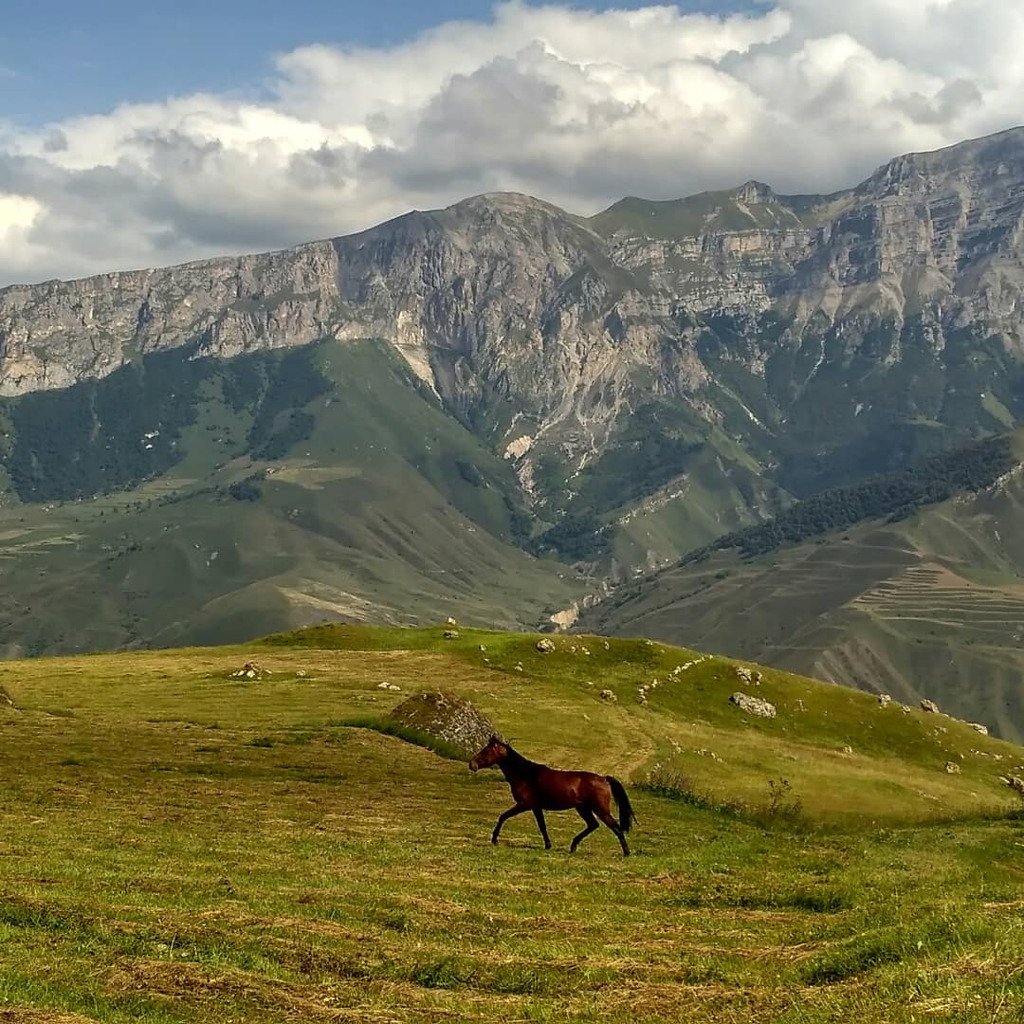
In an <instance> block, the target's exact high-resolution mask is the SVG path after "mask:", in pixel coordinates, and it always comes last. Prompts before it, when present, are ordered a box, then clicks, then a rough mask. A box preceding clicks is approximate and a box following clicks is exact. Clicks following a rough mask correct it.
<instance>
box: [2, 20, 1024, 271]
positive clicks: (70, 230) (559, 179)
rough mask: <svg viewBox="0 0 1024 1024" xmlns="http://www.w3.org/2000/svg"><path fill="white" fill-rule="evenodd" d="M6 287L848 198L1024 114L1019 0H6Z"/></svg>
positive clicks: (1023, 45)
mask: <svg viewBox="0 0 1024 1024" xmlns="http://www.w3.org/2000/svg"><path fill="white" fill-rule="evenodd" d="M0 9H2V12H3V15H4V32H3V34H2V35H0V286H2V285H4V284H8V283H12V282H29V281H37V280H43V279H47V278H51V277H73V276H83V275H87V274H93V273H101V272H106V271H113V270H119V269H129V268H135V267H144V266H155V265H163V264H168V263H176V262H180V261H183V260H187V259H198V258H203V257H207V256H214V255H221V254H230V253H237V252H249V251H258V250H265V249H272V248H279V247H283V246H287V245H292V244H295V243H298V242H301V241H306V240H309V239H313V238H323V237H330V236H333V235H337V234H343V233H347V232H351V231H357V230H360V229H362V228H365V227H368V226H370V225H371V224H374V223H377V222H379V221H381V220H385V219H387V218H389V217H393V216H397V215H399V214H401V213H403V212H405V211H407V210H409V209H413V208H418V209H426V208H433V207H438V206H444V205H447V204H449V203H451V202H455V201H457V200H458V199H460V198H463V197H465V196H468V195H473V194H477V193H479V192H485V191H495V190H514V191H522V192H527V193H530V194H532V195H537V196H540V197H542V198H544V199H547V200H549V201H552V202H555V203H557V204H559V205H561V206H563V207H565V208H567V209H570V210H572V211H573V212H578V213H593V212H596V211H597V210H599V209H602V208H603V207H605V206H607V205H608V204H610V203H611V202H613V201H615V200H616V199H618V198H620V197H621V196H623V195H642V196H647V197H650V198H660V199H664V198H674V197H678V196H682V195H687V194H691V193H693V192H697V191H701V190H703V189H708V188H727V187H730V186H733V185H736V184H739V183H741V182H743V181H746V180H748V179H750V178H756V179H758V180H763V181H767V182H769V183H770V184H772V185H773V186H774V187H775V188H776V189H777V190H779V191H782V192H829V191H834V190H836V189H838V188H842V187H847V186H849V185H852V184H855V183H856V182H857V181H859V180H861V179H862V178H863V177H865V176H866V175H867V174H869V173H870V172H871V171H872V170H873V169H874V168H875V167H877V166H878V165H879V164H881V163H883V162H884V161H885V160H887V159H889V158H891V157H893V156H895V155H897V154H899V153H903V152H908V151H912V150H921V149H934V148H937V147H940V146H943V145H948V144H951V143H953V142H956V141H959V140H961V139H964V138H970V137H975V136H979V135H984V134H988V133H990V132H993V131H998V130H1001V129H1003V128H1007V127H1011V126H1013V125H1017V124H1020V123H1022V122H1024V100H1022V99H1021V97H1024V3H1022V2H1020V0H1014V2H1008V0H857V2H851V0H775V2H772V0H765V2H760V0H734V2H733V0H716V2H711V0H703V2H702V0H687V2H686V3H680V4H666V5H660V6H653V5H649V4H645V3H644V2H642V0H641V2H622V3H606V2H590V3H572V4H559V3H554V4H539V3H528V2H526V0H507V2H500V3H498V4H496V5H494V4H491V3H485V2H481V0H435V2H432V3H423V2H422V0H420V2H416V0H376V2H373V3H353V2H341V0H334V2H329V0H302V2H293V3H292V4H291V5H287V4H284V3H282V2H281V0H275V2H270V0H246V2H245V3H242V2H240V0H205V2H203V3H200V2H197V0H178V2H177V3H175V4H173V5H171V4H140V3H138V0H134V2H132V3H128V2H125V0H92V2H89V3H83V2H82V0H49V2H45V3H44V2H41V0H35V2H34V3H29V2H26V0H0Z"/></svg>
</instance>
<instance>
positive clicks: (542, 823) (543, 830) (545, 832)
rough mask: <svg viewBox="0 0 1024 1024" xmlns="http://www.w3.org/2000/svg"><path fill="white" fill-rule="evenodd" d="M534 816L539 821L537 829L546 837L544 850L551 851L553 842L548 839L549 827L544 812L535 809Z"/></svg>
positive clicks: (537, 808)
mask: <svg viewBox="0 0 1024 1024" xmlns="http://www.w3.org/2000/svg"><path fill="white" fill-rule="evenodd" d="M533 816H534V817H535V818H536V819H537V828H539V829H540V834H541V835H542V836H543V837H544V849H545V850H550V849H551V840H550V839H548V826H547V824H546V823H545V821H544V812H543V811H542V810H541V809H540V808H539V807H535V808H534V809H533Z"/></svg>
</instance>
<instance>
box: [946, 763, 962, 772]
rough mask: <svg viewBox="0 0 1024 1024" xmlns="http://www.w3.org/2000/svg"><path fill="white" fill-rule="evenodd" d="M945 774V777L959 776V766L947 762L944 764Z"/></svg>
mask: <svg viewBox="0 0 1024 1024" xmlns="http://www.w3.org/2000/svg"><path fill="white" fill-rule="evenodd" d="M946 774H947V775H959V774H960V765H958V764H957V763H956V761H947V762H946Z"/></svg>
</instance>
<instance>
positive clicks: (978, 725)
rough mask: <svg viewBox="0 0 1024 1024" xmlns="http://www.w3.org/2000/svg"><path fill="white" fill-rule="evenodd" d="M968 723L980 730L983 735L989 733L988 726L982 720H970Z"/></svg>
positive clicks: (974, 728)
mask: <svg viewBox="0 0 1024 1024" xmlns="http://www.w3.org/2000/svg"><path fill="white" fill-rule="evenodd" d="M967 724H968V725H970V727H971V728H972V729H973V730H974V731H975V732H980V733H981V735H982V736H987V735H988V726H987V725H982V724H981V722H968V723H967Z"/></svg>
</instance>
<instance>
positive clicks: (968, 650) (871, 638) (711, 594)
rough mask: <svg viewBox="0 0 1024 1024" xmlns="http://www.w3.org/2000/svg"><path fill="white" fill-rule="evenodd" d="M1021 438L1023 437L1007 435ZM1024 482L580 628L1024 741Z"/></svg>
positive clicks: (596, 612)
mask: <svg viewBox="0 0 1024 1024" xmlns="http://www.w3.org/2000/svg"><path fill="white" fill-rule="evenodd" d="M1016 444H1017V445H1018V446H1019V444H1020V439H1019V438H1017V439H1016ZM1022 537H1024V483H1022V477H1021V471H1020V467H1019V465H1018V466H1017V468H1015V469H1014V470H1013V471H1012V472H1011V473H1009V474H1007V475H1006V476H1004V477H1003V478H1001V479H1000V480H999V481H998V482H997V483H995V484H994V485H993V486H991V487H988V488H985V489H983V490H981V491H980V492H978V493H976V494H968V495H961V496H958V497H955V498H952V499H950V500H949V501H946V502H943V503H941V504H938V505H933V506H929V507H926V508H924V509H920V510H918V511H917V512H916V513H915V514H913V515H911V516H910V517H908V518H906V519H903V520H901V521H898V522H892V523H888V524H884V523H878V522H873V523H865V524H862V525H860V526H856V527H853V528H850V529H847V530H846V531H844V532H843V533H841V534H831V535H826V536H823V537H819V538H817V539H814V540H809V541H805V542H804V543H802V544H798V545H795V546H784V547H781V548H778V549H776V550H774V551H771V552H769V553H767V554H764V555H760V556H757V557H753V558H747V559H744V558H742V557H741V556H740V555H739V553H738V552H737V551H735V550H730V551H722V552H716V553H714V554H712V555H711V556H710V557H709V558H707V559H705V560H703V561H698V562H695V563H691V564H687V565H680V566H677V567H675V568H672V569H669V570H666V571H664V572H662V573H659V574H657V575H655V576H653V577H650V578H648V579H646V580H644V581H642V582H640V583H638V584H636V585H635V586H634V587H633V588H630V589H626V588H624V589H623V590H621V591H619V592H618V593H616V594H615V595H613V596H612V597H611V598H610V599H609V600H607V601H605V602H604V603H602V604H601V605H598V606H597V607H596V608H594V609H591V610H590V611H589V612H587V613H586V614H585V615H584V618H583V623H584V624H585V626H586V627H589V628H599V629H601V630H606V631H610V632H614V633H625V634H646V635H652V636H658V637H660V638H663V639H667V640H676V641H678V640H681V639H682V638H683V637H685V638H686V639H687V642H690V643H694V644H697V645H699V646H703V647H706V648H709V649H712V650H719V651H723V652H726V653H729V654H732V655H734V656H737V657H749V658H754V659H757V660H760V661H764V662H766V663H768V664H773V665H778V666H780V667H785V668H788V669H790V670H792V671H800V672H805V673H808V674H812V675H815V676H818V677H821V678H826V679H832V680H834V681H836V682H841V683H844V684H847V685H851V686H859V687H862V688H864V689H868V690H873V691H877V692H887V693H891V694H892V695H893V696H895V697H897V698H898V699H901V700H905V701H908V702H916V701H917V700H918V699H920V698H922V697H928V698H931V699H933V700H936V701H938V703H939V704H940V705H941V706H942V707H943V708H947V709H949V710H950V711H951V712H952V713H954V714H959V715H962V716H966V717H974V718H977V719H978V720H979V721H982V722H984V723H986V724H987V725H989V726H990V727H992V728H995V729H996V730H997V731H998V732H999V733H1000V734H1002V735H1004V736H1008V737H1013V738H1018V739H1019V738H1020V737H1021V736H1022V735H1024V689H1022V687H1021V686H1020V678H1021V673H1022V670H1024V643H1022V642H1024V627H1022V623H1024V542H1022V539H1021V538H1022Z"/></svg>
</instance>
